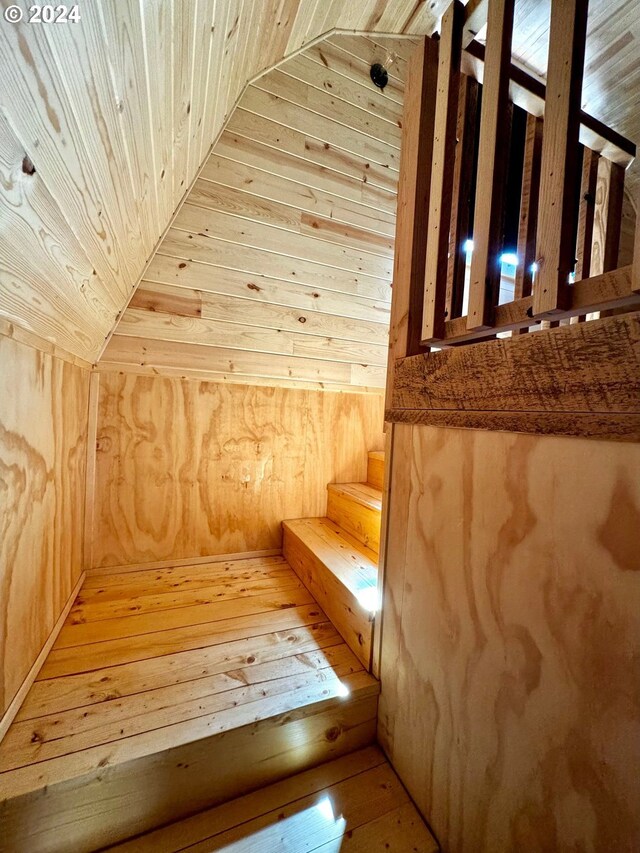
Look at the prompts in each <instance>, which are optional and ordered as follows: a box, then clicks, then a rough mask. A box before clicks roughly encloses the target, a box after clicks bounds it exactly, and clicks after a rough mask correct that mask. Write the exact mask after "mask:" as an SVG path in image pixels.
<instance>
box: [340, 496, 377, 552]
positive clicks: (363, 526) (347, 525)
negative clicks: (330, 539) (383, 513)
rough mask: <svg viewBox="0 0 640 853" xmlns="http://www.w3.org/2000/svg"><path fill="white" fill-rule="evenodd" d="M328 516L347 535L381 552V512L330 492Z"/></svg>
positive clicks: (348, 497)
mask: <svg viewBox="0 0 640 853" xmlns="http://www.w3.org/2000/svg"><path fill="white" fill-rule="evenodd" d="M327 516H328V517H329V518H330V519H331V521H334V522H335V523H336V524H338V525H339V526H340V527H341V528H342V529H343V530H346V531H347V533H350V534H351V535H352V536H355V538H356V539H357V540H358V541H359V542H362V544H363V545H366V547H367V548H371V550H372V551H375V552H376V553H378V552H379V550H380V511H379V510H376V509H370V508H369V507H366V506H363V505H362V504H360V503H358V501H356V500H354V499H353V498H351V497H350V496H349V495H345V494H343V493H340V492H335V491H332V490H331V489H330V490H329V492H328V497H327Z"/></svg>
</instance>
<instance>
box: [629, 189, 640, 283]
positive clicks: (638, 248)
mask: <svg viewBox="0 0 640 853" xmlns="http://www.w3.org/2000/svg"><path fill="white" fill-rule="evenodd" d="M631 289H632V290H633V291H634V293H640V193H638V198H637V203H636V234H635V239H634V241H633V268H632V273H631Z"/></svg>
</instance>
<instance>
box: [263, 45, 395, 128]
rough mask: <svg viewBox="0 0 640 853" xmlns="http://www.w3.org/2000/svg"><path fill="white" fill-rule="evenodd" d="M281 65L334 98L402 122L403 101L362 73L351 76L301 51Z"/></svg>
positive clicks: (304, 81)
mask: <svg viewBox="0 0 640 853" xmlns="http://www.w3.org/2000/svg"><path fill="white" fill-rule="evenodd" d="M280 67H281V70H282V71H283V72H284V73H285V74H288V75H289V76H290V77H295V79H296V80H299V81H300V82H302V83H306V84H307V85H309V86H312V87H313V88H315V89H319V90H321V91H323V92H327V93H329V94H331V95H332V96H333V97H334V98H340V100H342V101H345V102H346V103H347V104H349V105H352V106H356V107H359V108H360V109H362V110H365V111H366V112H367V113H369V114H371V115H374V116H378V117H379V118H381V119H384V120H385V121H388V122H391V123H392V124H395V125H396V126H397V127H399V126H400V125H399V122H401V121H402V106H401V104H399V103H398V102H397V101H392V100H390V99H389V98H386V97H385V95H384V93H383V92H382V91H381V90H380V89H377V88H376V87H375V86H374V84H373V83H372V81H371V80H367V79H365V78H364V77H363V76H360V78H359V79H358V80H357V81H355V80H350V79H349V78H348V77H343V76H342V75H341V74H339V73H338V72H337V71H333V70H331V69H330V68H327V67H326V66H324V65H321V64H320V63H318V62H314V61H313V59H311V58H310V57H309V56H307V54H306V53H300V54H298V55H297V56H294V57H292V58H291V59H288V60H287V61H286V62H285V63H284V65H282V66H280Z"/></svg>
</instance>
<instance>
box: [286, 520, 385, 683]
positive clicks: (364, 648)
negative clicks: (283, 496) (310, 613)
mask: <svg viewBox="0 0 640 853" xmlns="http://www.w3.org/2000/svg"><path fill="white" fill-rule="evenodd" d="M283 531H284V543H283V551H284V556H285V558H286V559H287V561H288V563H289V565H290V566H291V567H292V568H293V570H294V571H295V572H296V574H297V575H298V577H299V578H300V580H301V581H302V582H303V583H304V585H305V586H306V587H307V589H308V590H309V592H310V593H311V595H312V596H313V597H314V598H315V600H316V601H317V602H318V604H319V605H320V606H321V607H322V609H323V610H324V612H325V613H326V614H327V616H328V617H329V619H330V620H331V622H332V623H333V625H334V626H335V627H336V628H337V629H338V631H339V632H340V633H341V634H342V636H343V638H344V639H345V641H346V642H347V644H348V645H349V646H350V647H351V649H352V650H353V651H354V652H355V654H356V655H357V656H358V658H359V660H360V661H361V662H362V663H363V665H364V666H365V667H367V669H368V668H369V667H370V662H371V644H372V637H373V616H374V614H375V608H376V604H377V586H378V555H377V554H376V553H375V552H374V551H372V550H370V549H369V548H367V547H365V546H364V545H363V544H362V543H361V542H360V541H358V540H357V539H356V538H355V537H353V536H350V535H349V534H348V533H347V532H346V531H345V530H343V529H342V528H340V527H339V526H338V525H337V524H336V523H335V522H333V521H331V519H329V518H300V519H296V520H293V521H285V522H283Z"/></svg>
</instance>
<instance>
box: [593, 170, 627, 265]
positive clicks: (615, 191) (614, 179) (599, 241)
mask: <svg viewBox="0 0 640 853" xmlns="http://www.w3.org/2000/svg"><path fill="white" fill-rule="evenodd" d="M623 196H624V169H623V167H622V166H619V165H618V164H617V163H613V162H612V161H611V160H608V159H607V158H606V157H600V160H599V162H598V177H597V181H596V199H595V208H594V217H593V243H592V248H591V269H590V271H589V274H590V275H602V273H605V272H609V271H610V270H613V269H615V268H616V267H617V266H618V251H619V249H620V230H621V227H622V200H623Z"/></svg>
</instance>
